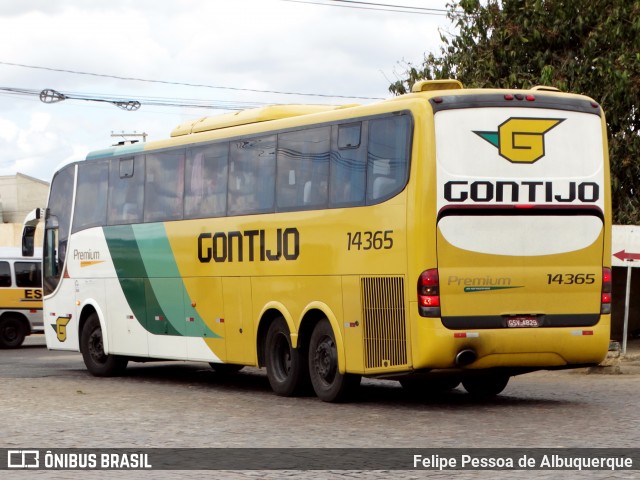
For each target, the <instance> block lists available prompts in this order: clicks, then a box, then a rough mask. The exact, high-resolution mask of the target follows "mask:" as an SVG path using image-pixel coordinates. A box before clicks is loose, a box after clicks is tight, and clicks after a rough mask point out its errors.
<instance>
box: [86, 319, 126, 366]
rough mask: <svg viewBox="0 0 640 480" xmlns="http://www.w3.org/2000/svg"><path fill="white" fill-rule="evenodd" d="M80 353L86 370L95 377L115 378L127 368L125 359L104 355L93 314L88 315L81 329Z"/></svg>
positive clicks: (98, 329) (99, 333)
mask: <svg viewBox="0 0 640 480" xmlns="http://www.w3.org/2000/svg"><path fill="white" fill-rule="evenodd" d="M80 351H81V352H82V358H83V360H84V364H85V365H86V367H87V370H89V372H90V373H91V374H92V375H94V376H96V377H113V376H117V375H120V374H122V372H123V371H124V369H125V368H126V367H127V362H128V360H127V358H126V357H121V356H119V355H110V354H106V353H104V346H103V343H102V328H101V327H100V320H99V319H98V314H97V313H95V312H94V313H92V314H91V315H89V318H88V319H87V323H85V325H84V328H83V329H82V334H81V335H80Z"/></svg>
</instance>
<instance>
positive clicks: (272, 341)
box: [265, 317, 309, 397]
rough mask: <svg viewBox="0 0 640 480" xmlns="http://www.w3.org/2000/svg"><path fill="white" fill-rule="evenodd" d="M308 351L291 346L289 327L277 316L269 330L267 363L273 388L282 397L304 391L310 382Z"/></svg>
mask: <svg viewBox="0 0 640 480" xmlns="http://www.w3.org/2000/svg"><path fill="white" fill-rule="evenodd" d="M305 353H306V352H303V351H302V350H301V349H300V348H293V347H292V346H291V336H290V334H289V327H288V326H287V322H285V320H284V318H282V317H279V318H276V319H275V320H274V321H273V322H272V323H271V325H270V326H269V330H268V331H267V339H266V342H265V365H266V367H267V378H268V379H269V384H270V385H271V389H272V390H273V391H274V392H275V393H276V394H277V395H280V396H282V397H291V396H294V395H300V394H302V393H304V390H305V389H306V387H307V385H308V383H309V371H308V368H307V357H306V355H305Z"/></svg>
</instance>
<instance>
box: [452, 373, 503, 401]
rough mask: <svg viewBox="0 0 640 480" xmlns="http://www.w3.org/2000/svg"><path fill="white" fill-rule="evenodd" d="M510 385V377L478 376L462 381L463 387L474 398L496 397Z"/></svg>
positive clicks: (496, 375)
mask: <svg viewBox="0 0 640 480" xmlns="http://www.w3.org/2000/svg"><path fill="white" fill-rule="evenodd" d="M507 383H509V375H501V374H491V375H477V376H472V377H468V378H465V379H464V380H462V386H463V387H464V389H465V390H466V391H467V392H468V393H469V394H470V395H472V396H474V397H478V398H488V397H494V396H496V395H498V394H499V393H500V392H502V391H503V390H504V389H505V387H506V386H507Z"/></svg>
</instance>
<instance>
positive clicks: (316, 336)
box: [309, 319, 360, 402]
mask: <svg viewBox="0 0 640 480" xmlns="http://www.w3.org/2000/svg"><path fill="white" fill-rule="evenodd" d="M309 374H310V376H311V384H312V385H313V389H314V391H315V392H316V395H317V396H318V397H319V398H320V399H321V400H323V401H325V402H341V401H345V400H347V399H348V397H349V396H350V394H351V393H352V392H353V390H355V389H356V388H357V387H358V385H360V375H353V374H349V373H345V374H342V373H340V372H339V370H338V349H337V348H336V339H335V335H334V333H333V329H332V328H331V324H330V323H329V321H328V320H327V319H323V320H321V321H320V322H319V323H318V324H317V325H316V326H315V328H314V329H313V333H312V334H311V341H310V342H309Z"/></svg>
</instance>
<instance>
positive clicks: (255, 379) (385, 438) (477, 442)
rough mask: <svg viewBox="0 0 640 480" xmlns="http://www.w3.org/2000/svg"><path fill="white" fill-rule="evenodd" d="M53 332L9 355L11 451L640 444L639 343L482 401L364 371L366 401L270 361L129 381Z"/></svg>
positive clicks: (417, 474) (178, 368)
mask: <svg viewBox="0 0 640 480" xmlns="http://www.w3.org/2000/svg"><path fill="white" fill-rule="evenodd" d="M42 345H43V342H42V339H39V338H38V337H33V338H30V339H28V344H27V346H25V348H22V349H19V350H13V351H6V350H5V351H0V405H2V407H1V410H0V411H1V412H2V423H1V424H0V439H1V440H0V447H5V448H61V447H75V448H92V447H93V448H104V447H132V448H155V447H162V448H168V447H202V448H212V447H225V448H227V447H245V448H263V447H281V448H300V447H309V448H313V447H324V448H326V447H343V448H356V447H393V448H416V449H424V448H441V447H443V448H444V447H452V448H455V447H462V448H474V447H487V448H491V447H495V448H505V447H544V448H551V449H558V448H576V447H616V448H637V447H638V446H639V445H640V420H639V418H640V417H639V416H638V398H637V396H638V393H639V392H640V348H637V347H638V346H640V342H633V343H632V344H630V345H629V350H628V352H627V355H626V356H625V357H624V358H621V357H619V356H618V357H616V356H615V355H612V356H611V358H609V359H608V360H607V362H606V365H605V366H603V367H600V368H596V369H591V370H590V371H587V370H581V371H574V372H537V373H533V374H529V375H523V376H521V377H516V378H515V379H513V380H512V381H511V383H510V384H509V386H508V387H507V389H506V390H505V392H504V394H503V395H501V396H500V397H498V398H496V399H494V400H491V401H485V402H472V401H470V400H469V398H468V396H467V395H465V394H464V393H462V391H461V390H458V391H454V392H452V393H451V394H447V395H444V396H440V397H435V398H430V399H425V398H421V399H419V398H414V397H410V396H408V395H407V393H406V392H404V391H403V390H402V389H401V388H400V387H399V386H398V384H397V383H396V382H375V381H365V382H363V386H362V388H361V389H360V392H359V395H358V396H357V398H356V399H355V401H354V402H352V403H350V404H346V405H330V404H325V403H323V402H320V401H318V400H317V399H316V398H312V397H302V398H281V397H277V396H275V395H273V394H272V392H271V391H270V389H269V386H268V382H267V380H266V377H265V374H264V371H263V370H257V369H247V371H243V372H241V373H240V374H239V375H236V376H232V377H222V376H220V375H218V374H216V373H215V372H213V371H212V370H211V369H210V368H209V367H208V366H207V365H206V364H204V365H200V364H193V363H180V362H177V363H152V364H132V366H131V367H130V368H129V369H128V370H127V375H126V376H125V377H122V378H111V379H109V378H107V379H103V378H94V377H92V376H90V375H89V374H88V373H87V372H86V370H85V369H84V366H83V364H82V360H81V357H80V355H79V354H77V353H71V352H69V353H67V352H49V351H47V350H45V349H44V348H43V347H42ZM0 474H2V477H1V478H2V479H3V480H4V479H9V480H13V479H18V478H20V479H25V478H29V479H30V478H34V477H37V478H47V479H50V478H51V479H66V478H70V479H81V478H82V479H102V478H116V479H120V478H140V479H143V480H144V479H160V478H162V479H164V478H231V479H247V478H250V479H253V478H256V479H257V478H268V479H278V478H313V479H321V478H390V477H393V478H456V479H463V480H464V479H472V478H473V479H475V478H482V479H494V478H495V479H498V480H501V479H511V478H531V479H534V478H535V479H556V478H580V479H583V478H586V479H592V478H593V479H595V478H597V479H604V478H606V479H618V478H621V479H630V478H637V477H638V475H640V474H639V473H638V472H607V471H597V472H576V471H562V472H558V471H551V472H550V471H528V472H500V471H489V472H474V471H461V472H433V471H399V472H398V471H396V472H383V471H347V472H332V471H328V472H326V471H321V472H300V471H232V472H229V471H225V472H219V471H217V472H216V471H213V472H212V471H209V472H198V471H193V472H189V471H177V472H167V471H151V472H134V473H132V472H70V471H59V472H52V471H49V472H44V471H43V472H14V471H11V472H0Z"/></svg>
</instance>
